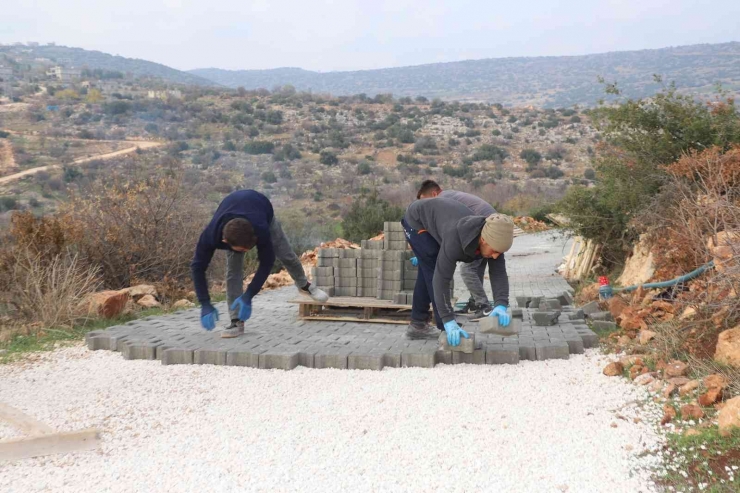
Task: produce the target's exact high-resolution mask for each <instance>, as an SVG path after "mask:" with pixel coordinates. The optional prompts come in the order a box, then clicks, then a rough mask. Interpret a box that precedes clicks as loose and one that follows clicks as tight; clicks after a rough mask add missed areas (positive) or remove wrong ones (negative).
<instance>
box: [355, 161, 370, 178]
mask: <svg viewBox="0 0 740 493" xmlns="http://www.w3.org/2000/svg"><path fill="white" fill-rule="evenodd" d="M372 171H373V169H372V168H371V167H370V163H368V162H367V161H361V162H360V163H359V164H358V165H357V173H358V174H360V175H369V174H370V173H372Z"/></svg>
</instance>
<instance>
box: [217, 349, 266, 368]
mask: <svg viewBox="0 0 740 493" xmlns="http://www.w3.org/2000/svg"><path fill="white" fill-rule="evenodd" d="M265 351H267V349H264V348H260V347H256V348H239V347H237V348H234V349H232V350H230V351H228V352H227V353H226V365H227V366H247V367H249V368H259V355H260V354H261V353H264V352H265Z"/></svg>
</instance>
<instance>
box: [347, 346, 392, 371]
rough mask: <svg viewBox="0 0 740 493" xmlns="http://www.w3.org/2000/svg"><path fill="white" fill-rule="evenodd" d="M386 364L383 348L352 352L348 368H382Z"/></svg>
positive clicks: (348, 360) (348, 359)
mask: <svg viewBox="0 0 740 493" xmlns="http://www.w3.org/2000/svg"><path fill="white" fill-rule="evenodd" d="M384 366H385V351H384V350H382V349H370V350H368V351H364V352H362V353H358V354H355V353H352V354H350V355H349V356H348V357H347V368H349V369H350V370H382V369H383V367H384Z"/></svg>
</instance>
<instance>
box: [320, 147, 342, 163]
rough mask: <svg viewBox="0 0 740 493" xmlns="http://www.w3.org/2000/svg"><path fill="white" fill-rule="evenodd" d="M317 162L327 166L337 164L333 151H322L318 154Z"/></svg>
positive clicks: (337, 160)
mask: <svg viewBox="0 0 740 493" xmlns="http://www.w3.org/2000/svg"><path fill="white" fill-rule="evenodd" d="M319 162H320V163H321V164H325V165H327V166H334V165H335V164H338V163H339V158H338V157H337V155H336V154H335V153H334V152H333V151H330V150H329V149H323V150H322V151H321V153H320V154H319Z"/></svg>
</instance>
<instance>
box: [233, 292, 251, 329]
mask: <svg viewBox="0 0 740 493" xmlns="http://www.w3.org/2000/svg"><path fill="white" fill-rule="evenodd" d="M231 309H232V310H239V314H238V315H237V316H238V317H239V320H241V321H242V322H244V321H245V320H249V317H251V316H252V299H251V298H249V297H247V294H246V293H244V294H243V295H241V296H239V297H238V298H237V299H236V300H234V302H233V303H232V304H231Z"/></svg>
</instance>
